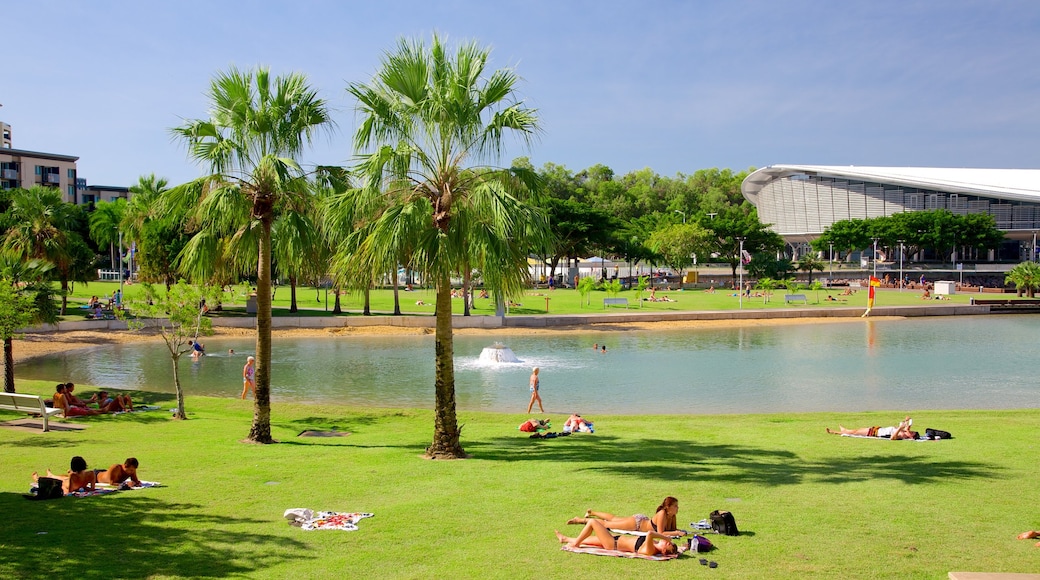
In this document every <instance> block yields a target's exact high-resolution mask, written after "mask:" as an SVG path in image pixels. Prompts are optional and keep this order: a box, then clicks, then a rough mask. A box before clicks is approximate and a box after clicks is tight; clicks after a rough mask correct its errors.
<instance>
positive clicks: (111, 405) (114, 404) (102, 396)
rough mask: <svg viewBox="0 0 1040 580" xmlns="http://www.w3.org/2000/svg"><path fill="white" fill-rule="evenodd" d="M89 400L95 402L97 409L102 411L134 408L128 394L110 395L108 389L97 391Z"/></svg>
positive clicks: (117, 411) (112, 411) (110, 411)
mask: <svg viewBox="0 0 1040 580" xmlns="http://www.w3.org/2000/svg"><path fill="white" fill-rule="evenodd" d="M90 402H92V403H97V406H98V410H100V411H102V412H104V413H119V412H123V411H133V410H134V403H133V401H131V400H130V395H116V396H115V397H112V396H111V395H109V393H108V391H98V393H97V394H96V395H94V396H93V397H91V398H90Z"/></svg>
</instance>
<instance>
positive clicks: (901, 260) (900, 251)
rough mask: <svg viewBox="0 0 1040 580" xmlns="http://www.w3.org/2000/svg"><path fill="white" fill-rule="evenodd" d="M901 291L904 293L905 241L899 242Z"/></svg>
mask: <svg viewBox="0 0 1040 580" xmlns="http://www.w3.org/2000/svg"><path fill="white" fill-rule="evenodd" d="M899 291H900V292H902V291H903V240H899Z"/></svg>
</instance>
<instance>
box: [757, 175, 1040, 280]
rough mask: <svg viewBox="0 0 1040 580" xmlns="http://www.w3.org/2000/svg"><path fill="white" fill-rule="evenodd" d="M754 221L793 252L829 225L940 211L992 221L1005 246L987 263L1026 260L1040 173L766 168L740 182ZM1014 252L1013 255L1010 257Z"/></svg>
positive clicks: (1039, 204) (1039, 207)
mask: <svg viewBox="0 0 1040 580" xmlns="http://www.w3.org/2000/svg"><path fill="white" fill-rule="evenodd" d="M741 190H742V193H743V194H744V197H745V198H746V199H747V200H748V201H750V202H751V203H752V204H754V206H755V207H756V208H757V209H758V217H759V219H760V220H761V221H762V223H766V224H771V228H772V229H773V231H775V232H776V233H778V234H780V235H781V236H783V238H784V240H785V241H786V242H787V243H788V244H790V245H791V246H792V248H794V249H795V253H796V254H799V253H801V251H799V250H803V249H806V248H807V244H808V242H810V241H812V240H813V239H815V238H816V237H818V236H819V235H820V234H822V233H823V231H824V230H825V229H827V227H829V226H830V225H831V224H833V223H834V222H836V221H841V220H849V219H865V218H872V217H880V216H890V215H893V214H897V213H901V212H908V211H924V210H934V209H947V210H949V211H950V212H952V213H954V214H975V213H984V214H989V215H991V216H993V218H994V219H995V220H996V224H997V227H998V228H1000V229H1001V230H1003V231H1004V233H1005V236H1006V238H1007V239H1008V241H1009V242H1010V243H1009V244H1008V245H1007V246H1006V247H1005V248H1002V249H1001V251H1000V252H999V253H1000V255H999V256H993V255H991V256H990V257H989V259H990V260H992V259H994V257H997V259H1005V260H1006V259H1019V258H1020V257H1021V258H1023V259H1028V258H1029V257H1030V256H1031V255H1033V254H1035V252H1036V249H1035V248H1036V235H1037V232H1038V231H1040V170H1036V169H963V168H933V167H857V166H851V165H850V166H824V165H770V166H768V167H764V168H762V169H759V170H757V171H755V172H753V173H751V174H750V175H748V176H747V178H746V179H744V182H743V184H742V185H741ZM1016 251H1017V252H1018V253H1019V254H1020V256H1019V257H1016V256H1014V255H1008V254H1009V253H1010V254H1013V253H1015V252H1016Z"/></svg>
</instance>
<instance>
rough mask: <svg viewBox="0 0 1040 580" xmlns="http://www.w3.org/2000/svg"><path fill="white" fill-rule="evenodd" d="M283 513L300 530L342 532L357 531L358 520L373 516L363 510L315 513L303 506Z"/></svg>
mask: <svg viewBox="0 0 1040 580" xmlns="http://www.w3.org/2000/svg"><path fill="white" fill-rule="evenodd" d="M284 515H285V518H286V519H288V520H289V523H290V524H291V525H294V526H298V527H299V528H300V529H302V530H307V531H312V530H340V531H344V532H354V531H357V529H358V527H357V523H358V522H359V521H361V520H363V519H365V518H371V517H373V516H375V514H370V513H365V512H317V513H315V512H313V511H311V510H309V509H305V508H291V509H287V510H285V514H284Z"/></svg>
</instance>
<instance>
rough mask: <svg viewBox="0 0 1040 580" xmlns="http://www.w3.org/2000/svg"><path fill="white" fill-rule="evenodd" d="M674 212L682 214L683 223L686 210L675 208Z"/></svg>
mask: <svg viewBox="0 0 1040 580" xmlns="http://www.w3.org/2000/svg"><path fill="white" fill-rule="evenodd" d="M675 213H679V214H682V223H684V224H685V223H686V212H684V211H682V210H678V209H677V210H675Z"/></svg>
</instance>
